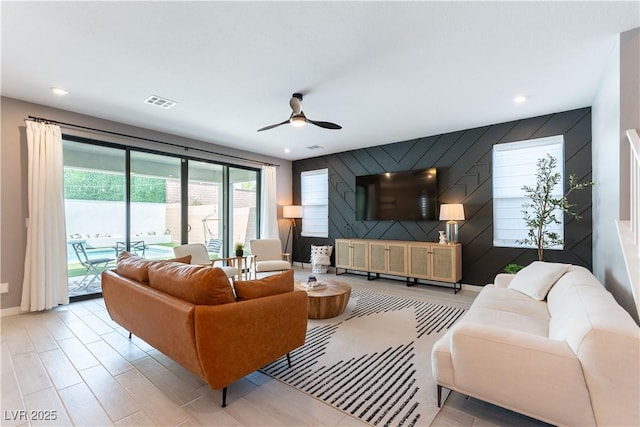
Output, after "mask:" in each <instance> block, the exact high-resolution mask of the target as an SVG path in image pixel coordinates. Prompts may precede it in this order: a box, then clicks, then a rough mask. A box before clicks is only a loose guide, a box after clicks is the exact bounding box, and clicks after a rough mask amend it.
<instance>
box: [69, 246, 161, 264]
mask: <svg viewBox="0 0 640 427" xmlns="http://www.w3.org/2000/svg"><path fill="white" fill-rule="evenodd" d="M140 255H142V253H140ZM87 256H88V257H89V259H97V258H112V259H113V260H114V261H115V259H116V251H115V249H114V248H96V249H89V248H87ZM144 257H145V258H148V259H158V258H173V248H170V247H167V246H160V245H157V246H156V245H148V246H147V248H146V249H145V251H144ZM78 262H79V261H78V257H77V256H76V253H75V251H74V250H73V247H72V246H71V245H70V244H67V263H68V264H76V263H78Z"/></svg>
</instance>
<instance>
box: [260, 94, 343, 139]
mask: <svg viewBox="0 0 640 427" xmlns="http://www.w3.org/2000/svg"><path fill="white" fill-rule="evenodd" d="M289 106H290V107H291V110H292V113H291V116H289V118H288V119H287V120H285V121H284V122H282V123H276V124H275V125H269V126H265V127H263V128H261V129H258V132H261V131H263V130H269V129H273V128H275V127H278V126H280V125H286V124H287V123H291V126H293V127H302V126H304V125H305V123H311V124H314V125H316V126H320V127H321V128H325V129H342V126H340V125H337V124H335V123H331V122H321V121H318V120H311V119H308V118H307V116H305V115H304V112H303V111H302V94H301V93H294V94H293V95H292V96H291V99H290V100H289Z"/></svg>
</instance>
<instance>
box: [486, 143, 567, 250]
mask: <svg viewBox="0 0 640 427" xmlns="http://www.w3.org/2000/svg"><path fill="white" fill-rule="evenodd" d="M547 154H551V155H552V156H553V157H555V158H556V160H557V161H558V162H557V164H558V172H560V174H561V178H560V183H559V184H558V185H557V186H556V188H554V190H553V195H554V196H557V197H562V194H563V188H562V187H563V184H562V183H563V182H564V173H563V172H564V137H563V136H562V135H557V136H551V137H548V138H538V139H530V140H526V141H518V142H510V143H506V144H496V145H494V146H493V246H502V247H512V248H534V247H535V246H532V245H524V244H522V243H518V241H519V240H523V239H525V238H526V237H527V231H528V230H527V226H526V224H525V221H524V219H523V216H524V214H523V213H522V210H523V208H522V205H523V203H525V202H527V201H528V199H527V197H526V195H525V192H524V190H523V189H522V187H523V186H524V185H529V186H535V183H536V172H537V170H538V168H537V165H536V164H537V162H538V160H539V159H541V158H543V157H545V156H547ZM556 216H557V217H558V218H562V217H563V215H562V212H558V213H557V215H556ZM548 230H549V231H555V232H556V233H558V234H559V235H560V236H563V235H564V224H559V225H554V224H552V225H550V226H549V227H548ZM550 249H562V246H561V245H559V246H555V247H553V248H550Z"/></svg>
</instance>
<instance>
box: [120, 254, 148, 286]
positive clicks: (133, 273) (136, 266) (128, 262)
mask: <svg viewBox="0 0 640 427" xmlns="http://www.w3.org/2000/svg"><path fill="white" fill-rule="evenodd" d="M154 262H155V261H152V260H149V259H145V258H142V257H139V256H137V255H133V254H131V253H129V252H127V251H124V252H121V253H120V255H118V264H117V266H116V272H117V273H118V274H119V275H121V276H124V277H126V278H128V279H131V280H135V281H137V282H142V283H149V271H148V270H149V266H150V265H151V264H153V263H154Z"/></svg>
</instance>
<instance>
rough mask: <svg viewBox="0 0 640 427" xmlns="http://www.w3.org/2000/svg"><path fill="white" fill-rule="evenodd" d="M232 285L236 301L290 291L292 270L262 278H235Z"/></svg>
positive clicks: (291, 289) (291, 287)
mask: <svg viewBox="0 0 640 427" xmlns="http://www.w3.org/2000/svg"><path fill="white" fill-rule="evenodd" d="M233 287H234V288H235V290H236V296H237V300H238V301H244V300H249V299H254V298H261V297H266V296H270V295H276V294H282V293H285V292H292V291H293V270H287V271H285V272H283V273H279V274H274V275H271V276H268V277H265V278H263V279H256V280H237V281H236V282H235V283H234V284H233Z"/></svg>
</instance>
